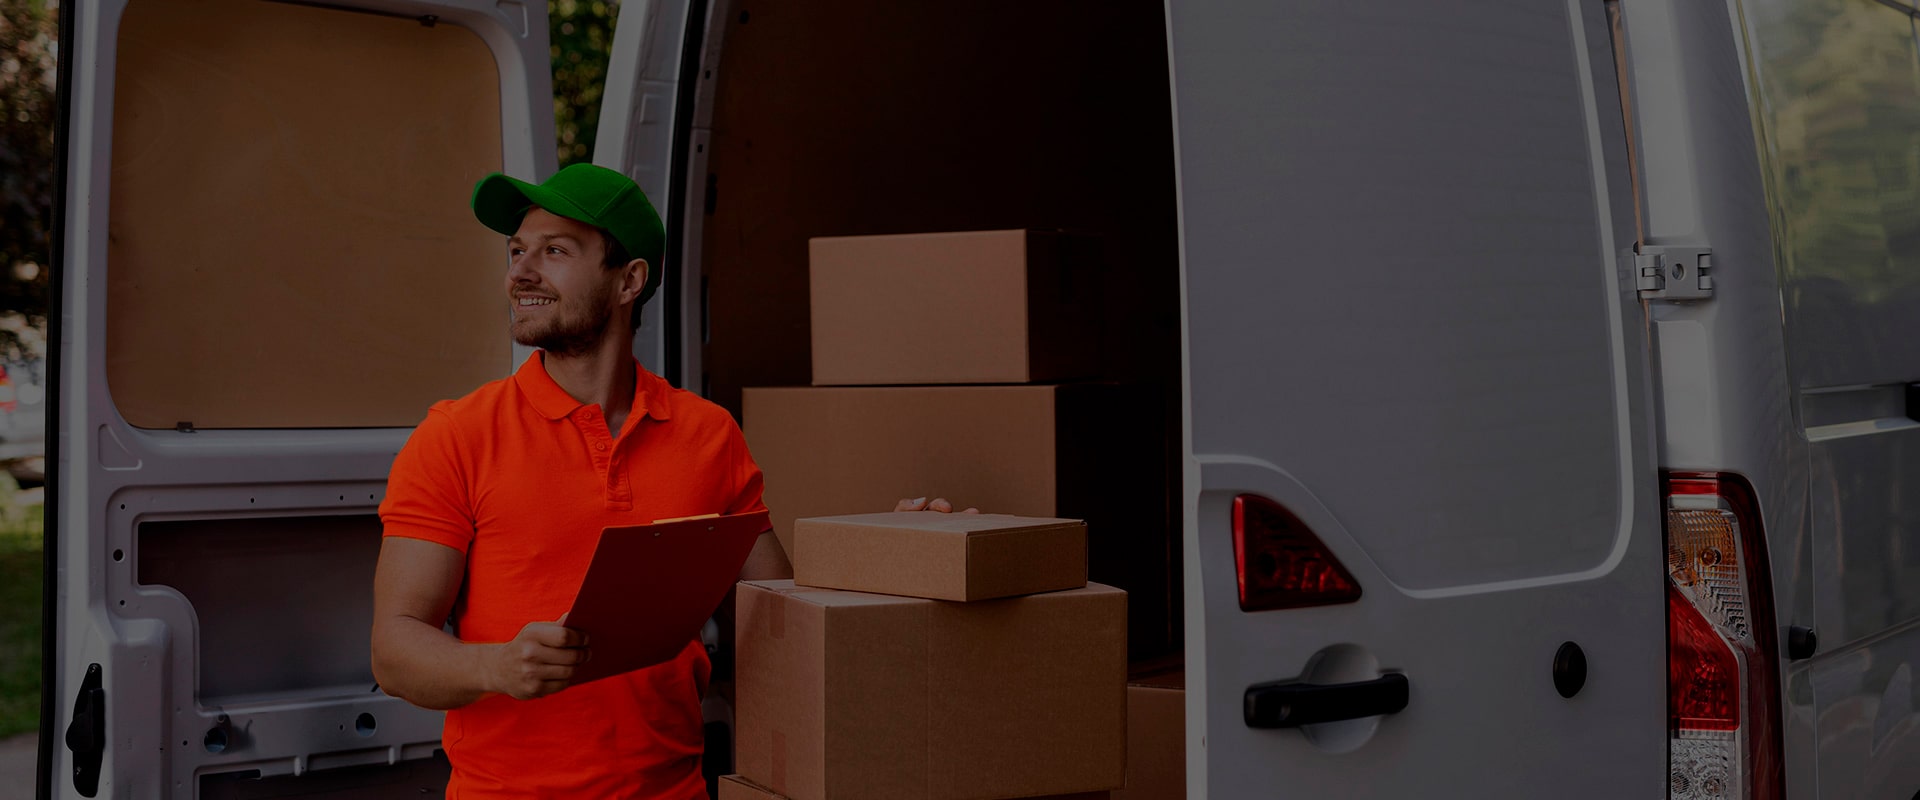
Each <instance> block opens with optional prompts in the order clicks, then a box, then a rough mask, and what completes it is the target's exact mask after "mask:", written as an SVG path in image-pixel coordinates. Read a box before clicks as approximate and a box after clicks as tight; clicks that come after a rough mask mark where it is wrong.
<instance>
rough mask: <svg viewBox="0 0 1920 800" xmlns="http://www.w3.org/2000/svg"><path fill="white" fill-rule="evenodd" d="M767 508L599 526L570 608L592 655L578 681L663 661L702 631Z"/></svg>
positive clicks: (763, 526)
mask: <svg viewBox="0 0 1920 800" xmlns="http://www.w3.org/2000/svg"><path fill="white" fill-rule="evenodd" d="M772 527H773V525H772V522H771V521H770V520H769V519H768V516H767V512H765V511H761V512H756V513H750V514H733V515H730V516H724V517H721V516H710V517H694V518H690V519H680V520H671V521H666V522H656V523H654V524H652V525H632V526H618V527H610V528H607V529H606V530H603V531H601V532H600V543H599V544H598V545H597V546H596V547H595V548H594V551H593V563H592V564H591V565H589V566H588V567H587V577H586V579H585V580H582V581H581V582H580V593H579V594H578V595H576V596H574V598H573V609H572V610H571V611H568V612H567V616H566V626H567V627H569V628H573V629H575V630H578V631H581V632H584V633H586V634H587V646H588V647H589V649H590V652H591V653H592V657H590V658H588V659H587V663H585V664H581V665H580V666H579V667H576V668H575V669H574V671H573V683H574V684H575V685H578V684H582V683H586V682H588V681H592V680H598V679H600V678H605V677H608V676H610V675H618V674H620V673H623V672H631V671H633V670H636V669H641V668H643V667H651V666H653V665H655V664H659V663H663V662H665V661H668V660H670V659H672V658H673V657H674V656H677V655H679V654H680V651H681V650H682V649H684V648H685V647H686V646H687V643H688V642H690V641H693V640H694V639H695V638H696V637H698V636H699V635H700V629H701V627H703V626H705V625H706V622H707V619H708V618H710V617H712V616H713V612H714V611H716V610H718V609H719V608H720V601H721V600H724V599H726V596H727V591H728V590H729V589H732V588H733V584H734V582H735V581H737V580H739V577H740V568H741V566H743V565H745V564H746V563H747V554H748V553H749V552H752V550H753V543H754V541H755V540H757V539H759V538H760V534H761V533H764V532H766V531H768V530H770V529H771V528H772Z"/></svg>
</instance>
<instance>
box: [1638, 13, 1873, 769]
mask: <svg viewBox="0 0 1920 800" xmlns="http://www.w3.org/2000/svg"><path fill="white" fill-rule="evenodd" d="M1622 29H1623V33H1624V36H1625V40H1626V50H1627V53H1628V58H1627V74H1628V80H1629V84H1630V88H1629V95H1630V97H1631V101H1632V106H1633V125H1634V129H1633V130H1634V146H1635V150H1636V152H1637V153H1639V154H1640V172H1639V178H1640V190H1641V198H1640V199H1641V203H1642V206H1643V208H1644V209H1645V216H1644V219H1643V224H1644V228H1645V230H1644V238H1645V241H1646V242H1647V243H1648V244H1654V245H1695V246H1709V247H1711V248H1712V250H1713V255H1714V264H1715V269H1714V275H1713V280H1714V296H1713V298H1712V299H1711V300H1709V301H1706V302H1699V303H1671V302H1654V303H1650V304H1649V315H1650V318H1651V320H1652V327H1653V336H1654V341H1655V350H1656V363H1657V365H1658V370H1657V377H1656V382H1657V384H1658V385H1659V387H1660V409H1661V419H1660V425H1661V428H1660V432H1661V436H1660V447H1661V454H1660V463H1661V466H1662V467H1665V468H1667V469H1671V470H1684V471H1708V472H1712V471H1725V472H1732V473H1737V474H1739V475H1741V476H1743V477H1745V478H1746V479H1747V481H1748V482H1749V483H1751V485H1752V486H1753V489H1754V492H1755V493H1756V497H1755V498H1754V499H1755V501H1756V503H1757V504H1758V506H1759V510H1760V514H1761V518H1762V520H1763V526H1764V529H1765V532H1766V536H1767V549H1768V554H1767V555H1768V562H1769V565H1770V575H1769V576H1768V578H1769V582H1770V585H1771V587H1772V592H1773V604H1774V605H1773V608H1774V619H1775V620H1776V622H1777V624H1778V625H1780V626H1781V627H1782V628H1783V629H1784V628H1785V627H1786V626H1790V625H1812V624H1813V623H1812V622H1811V620H1812V619H1813V617H1814V596H1815V590H1816V584H1817V582H1818V580H1819V578H1818V577H1817V576H1816V573H1815V572H1814V571H1813V569H1812V568H1811V567H1812V555H1813V552H1814V549H1815V547H1816V546H1817V539H1815V538H1814V537H1812V536H1811V535H1810V534H1811V531H1810V530H1809V528H1808V527H1807V526H1808V520H1809V516H1808V505H1807V482H1808V471H1807V457H1808V456H1807V450H1806V445H1805V439H1804V436H1803V435H1802V433H1801V431H1800V422H1799V420H1798V419H1797V416H1796V414H1795V409H1794V403H1793V402H1792V400H1791V398H1792V394H1791V393H1792V382H1791V380H1790V376H1789V374H1788V372H1787V362H1786V359H1785V347H1786V343H1785V338H1784V336H1783V334H1782V332H1781V306H1780V289H1779V284H1778V281H1777V278H1776V272H1775V270H1774V268H1773V267H1774V260H1775V254H1776V247H1775V244H1774V238H1773V234H1772V231H1771V230H1770V229H1769V226H1768V215H1769V211H1768V206H1767V197H1766V191H1765V184H1764V180H1763V175H1762V171H1761V170H1760V169H1759V168H1758V167H1759V165H1760V163H1761V161H1760V157H1759V153H1758V151H1757V150H1756V149H1755V147H1756V146H1755V143H1754V142H1755V137H1754V127H1753V126H1754V120H1755V114H1754V108H1755V106H1754V105H1753V104H1752V100H1751V99H1750V97H1749V96H1748V95H1747V94H1746V92H1747V91H1748V90H1749V89H1750V88H1751V87H1750V85H1749V83H1748V78H1749V73H1748V70H1747V69H1746V66H1745V61H1744V59H1745V47H1746V41H1745V38H1746V37H1744V36H1743V35H1742V33H1741V31H1740V28H1739V23H1738V14H1737V10H1736V7H1735V5H1734V4H1732V3H1728V4H1717V3H1686V2H1668V1H1667V0H1651V1H1650V2H1637V3H1634V4H1632V5H1630V6H1628V7H1626V8H1625V10H1624V12H1623V14H1622ZM1776 640H1777V641H1779V642H1780V643H1781V647H1782V648H1783V649H1784V647H1785V642H1786V640H1787V637H1786V636H1785V635H1779V636H1777V637H1776ZM1778 660H1779V664H1780V686H1781V694H1780V697H1779V704H1780V705H1779V714H1780V724H1781V743H1782V747H1783V751H1784V752H1783V757H1784V760H1785V762H1786V763H1785V773H1786V775H1785V778H1786V790H1787V796H1789V797H1802V796H1811V793H1812V792H1814V791H1815V787H1816V785H1817V784H1816V781H1817V780H1820V778H1819V777H1818V776H1819V775H1820V774H1821V773H1824V772H1826V770H1822V769H1819V765H1818V763H1817V759H1816V750H1815V745H1814V736H1815V733H1814V723H1815V714H1814V706H1813V696H1814V691H1813V686H1812V681H1811V678H1812V673H1811V672H1810V671H1809V670H1808V668H1807V665H1808V663H1809V662H1805V661H1798V662H1794V661H1789V660H1788V659H1787V657H1786V654H1785V653H1784V652H1782V653H1780V654H1778ZM1835 796H1843V797H1844V796H1855V795H1852V794H1850V793H1848V792H1841V793H1839V794H1837V795H1835Z"/></svg>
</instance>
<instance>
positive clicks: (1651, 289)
mask: <svg viewBox="0 0 1920 800" xmlns="http://www.w3.org/2000/svg"><path fill="white" fill-rule="evenodd" d="M1633 266H1634V274H1635V280H1637V281H1638V282H1639V287H1640V297H1641V298H1642V299H1646V300H1705V299H1708V298H1710V297H1713V248H1710V247H1679V246H1675V247H1668V246H1649V245H1641V246H1640V247H1639V248H1638V249H1637V251H1636V252H1635V253H1634V254H1633Z"/></svg>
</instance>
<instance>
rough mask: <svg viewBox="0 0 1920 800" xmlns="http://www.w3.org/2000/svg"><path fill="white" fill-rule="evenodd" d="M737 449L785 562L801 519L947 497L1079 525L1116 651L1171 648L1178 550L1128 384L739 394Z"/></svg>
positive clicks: (1146, 652)
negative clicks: (1106, 601) (1122, 610)
mask: <svg viewBox="0 0 1920 800" xmlns="http://www.w3.org/2000/svg"><path fill="white" fill-rule="evenodd" d="M744 411H745V414H744V417H745V428H746V437H747V445H748V446H749V447H750V448H752V451H753V458H754V460H755V461H756V462H758V463H759V465H760V468H761V470H762V471H763V472H764V473H765V475H766V494H765V498H766V503H767V507H768V508H770V509H772V511H773V531H774V533H775V534H777V535H778V536H779V537H780V544H781V546H782V547H784V548H785V549H786V552H787V555H788V556H789V557H792V558H795V559H796V560H797V561H798V560H804V559H805V556H802V555H800V554H798V553H796V548H795V543H794V540H793V521H794V520H795V519H798V518H801V517H824V516H839V515H842V514H865V513H872V512H881V511H891V510H892V509H893V507H894V503H896V502H897V501H899V500H900V499H901V498H916V497H920V496H922V495H931V496H936V497H946V498H948V499H950V500H952V501H953V502H954V503H955V505H956V507H959V508H965V507H967V506H974V507H977V508H979V509H980V510H982V511H987V512H991V513H995V514H1018V515H1020V516H1026V517H1067V518H1072V519H1083V520H1086V522H1087V577H1088V579H1090V580H1093V581H1097V582H1100V583H1105V584H1109V585H1112V586H1117V587H1119V588H1121V589H1125V590H1126V592H1127V594H1128V596H1129V603H1130V604H1131V606H1132V609H1133V611H1132V613H1133V625H1132V627H1131V628H1130V629H1129V640H1128V641H1129V646H1130V647H1131V648H1132V649H1133V655H1134V656H1135V657H1137V658H1144V657H1148V656H1153V655H1159V654H1161V653H1165V652H1167V651H1168V650H1169V649H1170V648H1173V647H1175V646H1177V643H1178V642H1179V641H1180V634H1179V627H1178V623H1179V618H1180V602H1179V599H1178V598H1177V597H1175V596H1174V592H1173V587H1174V586H1177V585H1178V577H1177V576H1178V575H1180V572H1181V566H1180V542H1179V539H1178V538H1177V536H1176V534H1175V532H1176V531H1177V530H1178V529H1179V528H1178V522H1177V521H1176V520H1175V519H1174V515H1175V513H1176V511H1177V507H1176V506H1175V504H1174V503H1173V502H1172V499H1171V498H1172V497H1174V496H1175V495H1174V494H1173V493H1172V491H1171V489H1170V488H1169V487H1177V486H1178V485H1179V484H1178V482H1177V480H1178V478H1177V477H1176V476H1174V475H1171V474H1170V468H1171V467H1172V466H1173V465H1174V463H1175V462H1172V461H1170V460H1169V458H1168V455H1167V443H1166V442H1165V440H1164V439H1163V438H1162V437H1161V433H1162V430H1163V429H1162V428H1160V427H1159V425H1158V424H1157V423H1158V421H1159V420H1160V418H1161V416H1160V415H1161V406H1160V403H1159V400H1158V398H1157V396H1156V395H1154V394H1152V393H1151V392H1148V391H1143V390H1142V389H1141V388H1140V387H1137V386H1128V385H1117V384H1099V383H1089V384H1066V385H1061V386H895V387H828V388H816V387H793V388H756V389H748V390H747V391H746V403H745V408H744Z"/></svg>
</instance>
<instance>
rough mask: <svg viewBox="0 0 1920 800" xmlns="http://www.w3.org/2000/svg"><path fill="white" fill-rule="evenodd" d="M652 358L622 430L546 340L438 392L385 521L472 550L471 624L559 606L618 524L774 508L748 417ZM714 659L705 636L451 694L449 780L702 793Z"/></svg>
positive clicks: (576, 791) (473, 785)
mask: <svg viewBox="0 0 1920 800" xmlns="http://www.w3.org/2000/svg"><path fill="white" fill-rule="evenodd" d="M636 368H638V365H637V364H636ZM638 372H639V378H638V381H637V385H636V386H635V389H636V391H635V392H634V398H633V409H632V411H630V412H628V414H627V422H626V425H625V429H624V430H622V431H620V434H619V436H617V437H616V436H610V435H609V434H608V430H607V423H606V418H605V417H603V416H602V415H601V413H600V407H599V406H594V405H585V404H582V403H580V402H579V401H576V400H574V399H573V398H572V397H571V396H569V395H568V394H567V393H566V391H565V390H563V389H561V388H560V386H559V385H558V384H556V383H554V382H553V379H552V378H551V377H549V376H548V375H547V371H546V367H545V365H544V362H543V361H542V354H540V353H535V354H534V356H533V357H532V358H529V359H527V362H526V363H525V364H524V365H522V366H521V367H520V370H519V372H517V373H516V374H515V375H514V376H513V377H511V378H507V379H504V380H499V381H494V382H492V383H489V384H487V385H485V386H482V387H480V388H479V389H478V390H476V391H475V392H474V393H473V394H470V395H467V396H466V397H463V398H460V399H459V400H450V401H443V402H440V403H437V404H435V405H434V406H433V408H432V409H430V410H429V411H428V412H427V418H426V420H425V421H423V422H421V423H420V427H419V428H417V429H415V430H414V432H413V436H412V437H411V438H409V439H408V440H407V444H406V447H405V448H403V449H402V450H401V451H400V454H399V456H398V457H397V458H396V459H394V462H393V471H392V473H391V474H390V475H389V476H388V479H387V497H386V500H385V501H384V502H382V503H381V504H380V519H381V521H382V522H383V523H384V524H385V526H386V535H388V536H404V537H407V538H412V539H424V540H426V541H429V542H438V543H440V544H443V545H446V546H448V547H451V548H453V549H455V550H459V551H460V552H462V553H465V554H466V557H467V574H466V582H465V584H464V586H462V588H461V590H460V597H459V602H458V603H457V604H456V605H455V606H454V624H455V626H456V631H457V632H458V635H459V637H460V639H461V640H462V641H466V642H505V641H508V640H511V639H512V638H513V637H514V635H516V634H518V633H519V632H520V629H521V628H522V627H524V626H525V625H526V624H527V623H529V622H551V621H554V620H556V619H559V618H560V615H561V614H564V613H566V611H567V609H568V608H569V607H571V606H572V604H573V597H574V594H575V593H576V592H577V591H578V590H579V588H580V582H581V580H582V579H583V578H584V577H585V576H586V573H587V564H588V563H589V562H590V561H592V559H593V550H594V545H595V543H596V542H597V541H598V538H599V536H600V531H601V529H602V528H605V527H607V526H609V525H633V524H644V523H649V522H652V521H654V520H657V519H669V518H673V517H689V516H694V515H698V514H715V513H719V514H738V513H745V512H749V511H760V510H764V509H765V508H766V506H765V505H763V504H762V503H761V501H760V489H761V477H760V469H759V467H757V466H755V465H754V463H753V459H752V457H751V456H749V455H748V453H747V445H746V440H745V439H744V438H743V437H742V436H741V435H740V428H739V426H738V425H736V424H735V423H734V421H733V417H732V416H731V415H729V414H728V413H727V412H726V411H725V410H723V409H721V408H720V407H719V406H716V405H714V404H712V403H709V402H707V401H706V400H703V399H701V398H699V397H698V396H695V395H694V394H692V393H691V392H686V391H682V390H680V389H675V388H673V387H672V386H670V385H669V384H668V383H667V382H666V381H665V380H663V379H661V378H660V377H658V376H656V375H653V374H651V373H649V372H647V371H646V370H645V369H644V368H638ZM636 611H639V612H641V613H644V610H642V609H636ZM709 669H710V667H709V664H708V662H707V654H706V651H705V649H703V648H702V647H700V645H699V643H697V642H689V643H688V646H687V649H686V650H684V651H682V652H681V654H680V655H679V656H678V657H677V658H676V659H675V660H673V661H670V662H667V663H665V664H661V665H659V666H655V667H651V668H648V669H644V670H638V671H635V672H631V673H628V674H625V675H619V676H615V677H611V678H606V679H603V680H599V681H594V682H592V683H587V684H583V685H580V686H573V687H569V688H567V689H566V690H564V691H561V692H559V693H557V694H553V695H549V696H547V697H542V698H539V699H536V700H526V701H522V700H514V699H513V698H511V697H507V696H505V695H489V696H487V697H485V698H483V699H481V700H479V701H477V702H474V703H472V704H470V705H467V706H465V707H462V708H458V709H455V710H453V711H449V712H447V721H446V729H445V731H444V732H443V735H442V740H443V742H444V743H445V748H446V752H447V758H448V760H450V761H451V762H452V763H453V779H452V781H451V782H450V783H449V784H448V786H447V797H449V798H496V797H594V798H603V797H609V798H611V797H617V798H656V799H657V800H692V798H702V800H704V798H706V786H705V783H704V782H703V780H702V778H701V775H700V754H701V750H702V748H703V746H704V744H705V737H704V735H703V731H702V727H701V719H700V698H701V695H702V694H703V693H704V692H705V690H706V684H707V676H708V672H709Z"/></svg>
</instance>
